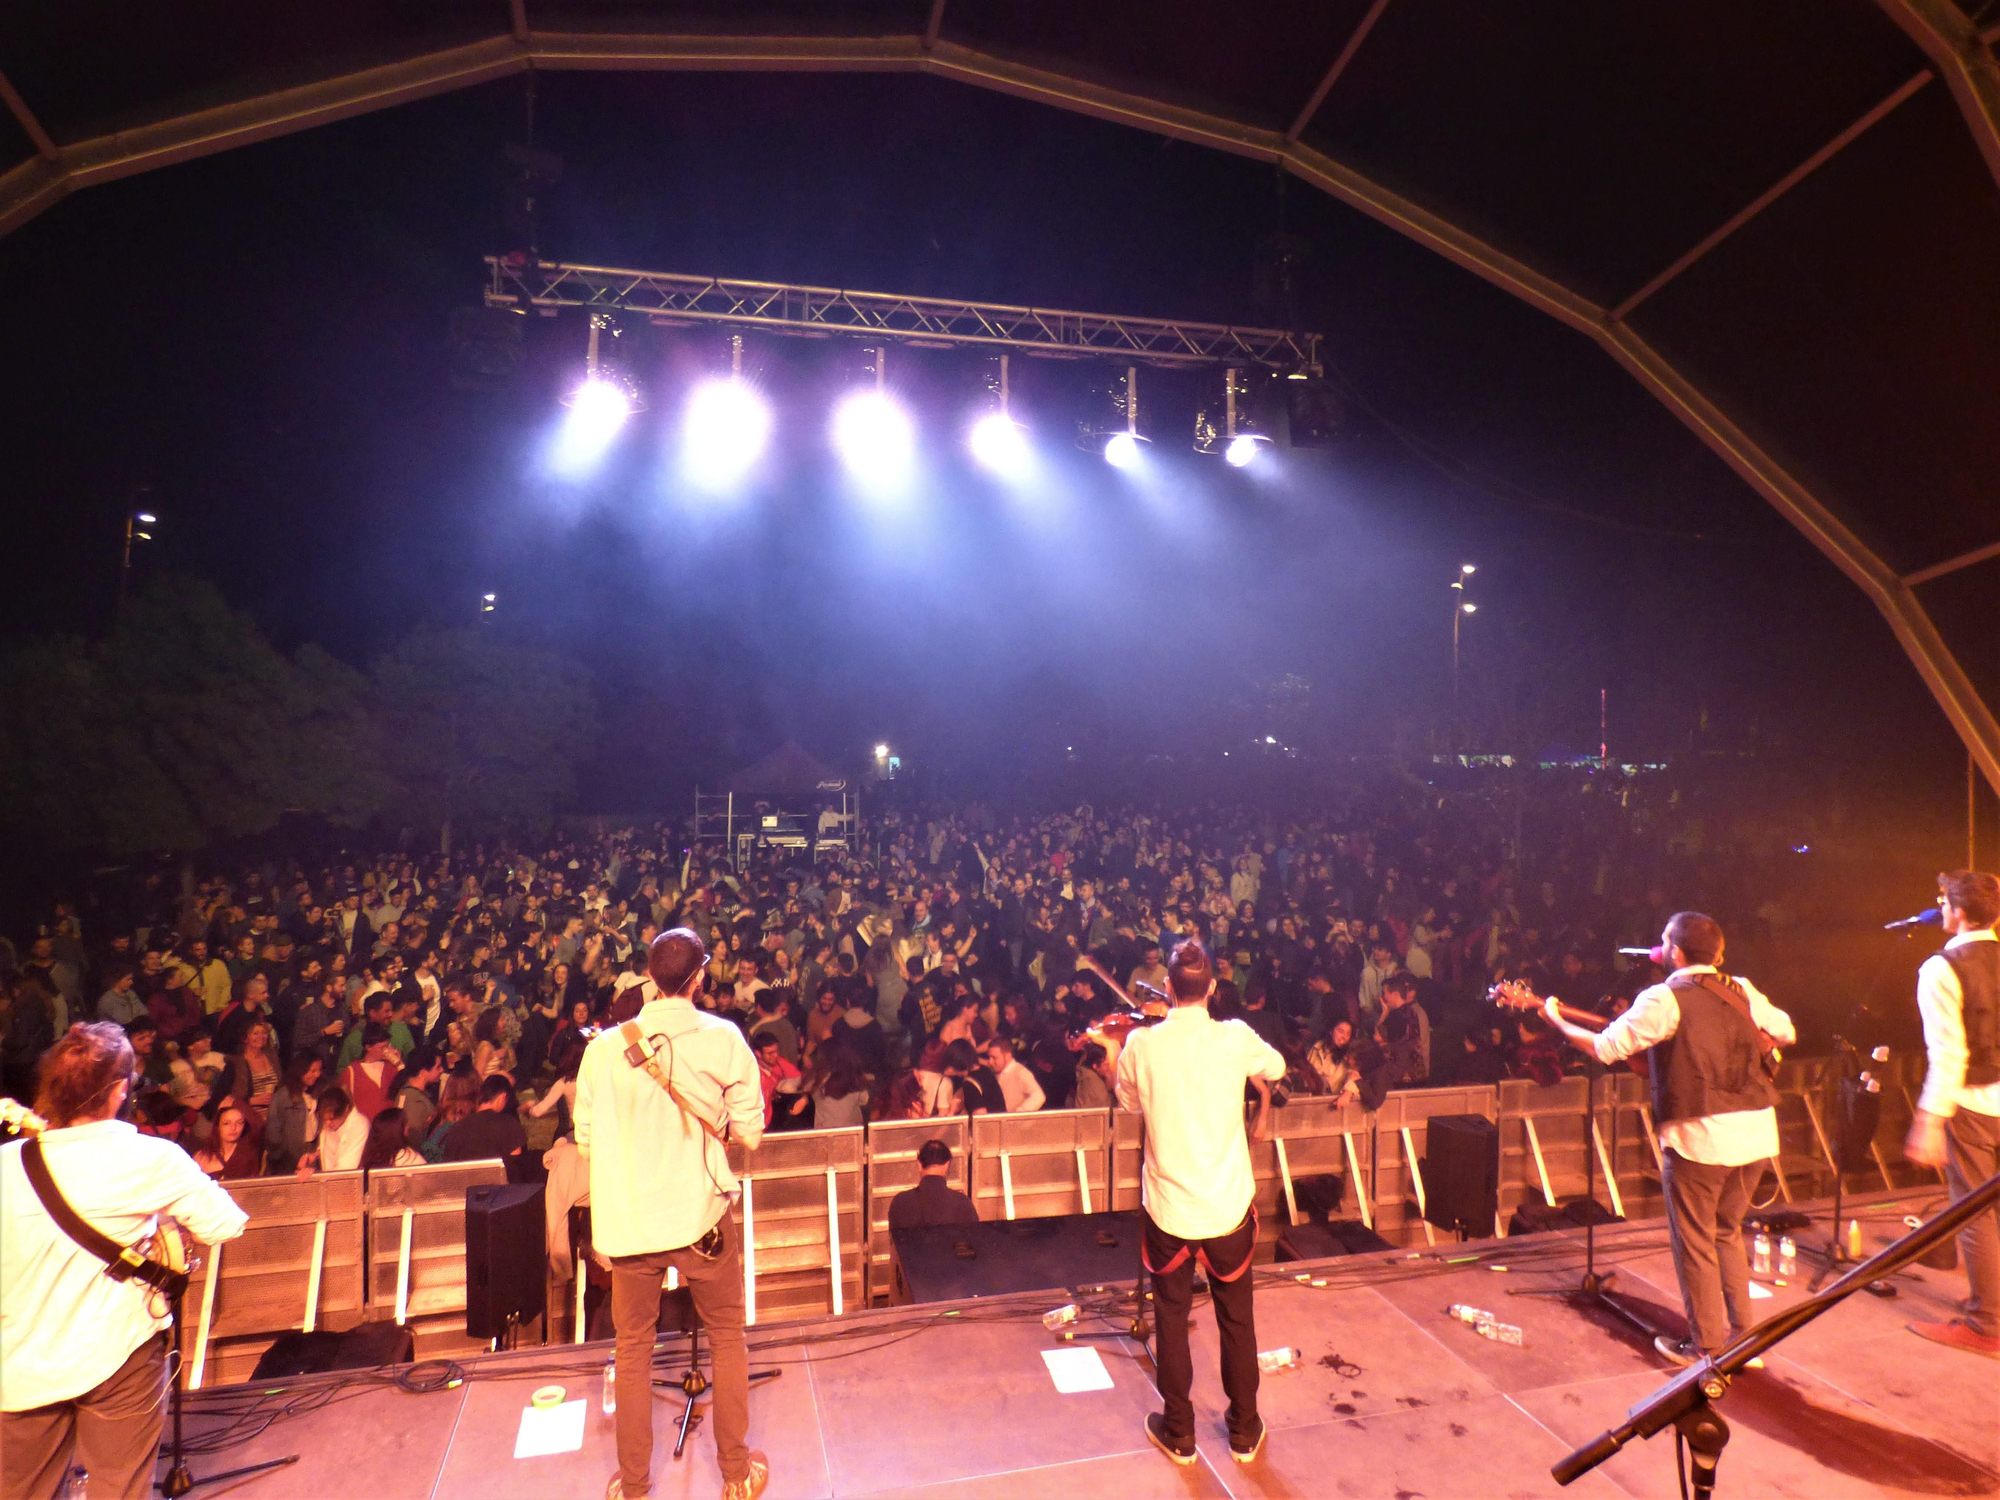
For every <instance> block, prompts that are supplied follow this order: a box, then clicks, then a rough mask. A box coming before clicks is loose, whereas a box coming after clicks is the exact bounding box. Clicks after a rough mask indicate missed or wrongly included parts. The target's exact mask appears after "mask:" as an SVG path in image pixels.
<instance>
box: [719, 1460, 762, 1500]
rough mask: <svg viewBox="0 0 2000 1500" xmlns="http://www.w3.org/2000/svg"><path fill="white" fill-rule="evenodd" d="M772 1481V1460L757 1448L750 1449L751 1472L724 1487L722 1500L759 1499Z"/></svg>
mask: <svg viewBox="0 0 2000 1500" xmlns="http://www.w3.org/2000/svg"><path fill="white" fill-rule="evenodd" d="M770 1482H771V1461H770V1460H769V1459H767V1458H766V1457H764V1455H763V1454H761V1453H759V1452H758V1451H757V1450H756V1449H755V1448H752V1449H751V1450H750V1472H749V1473H748V1474H745V1475H744V1476H743V1477H742V1478H741V1479H732V1480H730V1481H729V1483H727V1484H725V1485H724V1486H723V1487H722V1500H757V1497H758V1496H759V1495H761V1494H763V1493H764V1486H765V1485H767V1484H769V1483H770Z"/></svg>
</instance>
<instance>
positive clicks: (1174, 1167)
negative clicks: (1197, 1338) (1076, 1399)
mask: <svg viewBox="0 0 2000 1500" xmlns="http://www.w3.org/2000/svg"><path fill="white" fill-rule="evenodd" d="M1167 984H1168V988H1169V989H1170V990H1171V991H1172V993H1173V1007H1172V1009H1171V1010H1169V1011H1168V1012H1167V1017H1166V1019H1165V1020H1164V1021H1162V1022H1160V1024H1159V1025H1157V1026H1146V1027H1140V1028H1137V1029H1135V1030H1134V1031H1133V1032H1132V1033H1131V1035H1130V1036H1129V1037H1127V1038H1126V1041H1125V1048H1124V1050H1123V1051H1122V1052H1121V1053H1120V1054H1119V1057H1118V1103H1119V1104H1120V1105H1121V1106H1122V1107H1123V1108H1125V1109H1136V1110H1138V1111H1139V1112H1140V1113H1141V1114H1143V1115H1144V1116H1145V1117H1146V1162H1145V1168H1144V1171H1143V1172H1142V1174H1141V1201H1142V1203H1143V1204H1144V1207H1145V1218H1146V1223H1145V1238H1144V1245H1143V1252H1142V1253H1143V1258H1144V1261H1145V1265H1146V1269H1147V1270H1148V1271H1150V1272H1151V1273H1152V1277H1153V1311H1154V1316H1155V1318H1156V1320H1157V1323H1158V1328H1159V1332H1158V1336H1157V1342H1156V1343H1155V1346H1154V1348H1155V1351H1156V1357H1155V1359H1154V1364H1155V1367H1156V1368H1157V1370H1158V1374H1159V1384H1160V1398H1161V1400H1162V1402H1163V1403H1164V1406H1165V1410H1164V1411H1163V1412H1149V1413H1148V1414H1147V1416H1146V1436H1147V1438H1148V1439H1149V1440H1150V1441H1151V1442H1152V1444H1153V1446H1154V1447H1156V1448H1158V1449H1159V1450H1160V1451H1161V1452H1162V1453H1164V1454H1166V1455H1167V1457H1168V1458H1171V1459H1172V1460H1173V1461H1174V1462H1175V1463H1177V1464H1191V1463H1193V1462H1194V1461H1195V1459H1196V1457H1197V1453H1196V1448H1195V1431H1194V1403H1193V1402H1192V1401H1190V1400H1189V1399H1188V1392H1189V1390H1190V1389H1191V1388H1192V1386H1193V1383H1194V1359H1193V1356H1192V1355H1191V1354H1190V1353H1189V1350H1188V1309H1189V1307H1190V1306H1191V1305H1192V1304H1193V1302H1194V1270H1195V1263H1196V1262H1197V1261H1199V1262H1200V1264H1201V1266H1202V1268H1203V1270H1205V1271H1206V1272H1207V1274H1208V1289H1209V1297H1210V1300H1211V1301H1212V1303H1213V1304H1214V1307H1215V1327H1216V1332H1217V1333H1218V1334H1219V1335H1220V1336H1221V1342H1222V1389H1223V1392H1224V1394H1225V1395H1227V1396H1228V1397H1229V1452H1230V1456H1231V1457H1233V1458H1234V1459H1236V1461H1237V1462H1238V1463H1246V1464H1247V1463H1250V1462H1251V1461H1252V1460H1254V1459H1255V1458H1256V1457H1257V1455H1258V1454H1259V1453H1260V1452H1261V1451H1262V1450H1263V1447H1264V1421H1263V1418H1261V1417H1259V1416H1258V1415H1257V1323H1256V1318H1255V1315H1254V1312H1253V1310H1252V1307H1251V1273H1250V1262H1251V1260H1252V1259H1253V1258H1254V1257H1255V1255H1256V1252H1257V1212H1256V1206H1255V1204H1254V1203H1253V1202H1252V1201H1251V1200H1252V1198H1253V1195H1254V1193H1255V1191H1256V1184H1255V1182H1254V1180H1253V1179H1252V1177H1251V1175H1250V1143H1249V1140H1248V1139H1247V1137H1246V1136H1245V1133H1244V1126H1243V1088H1244V1085H1245V1084H1246V1083H1248V1082H1250V1081H1251V1080H1253V1079H1254V1080H1257V1081H1259V1082H1266V1083H1276V1082H1278V1081H1279V1080H1280V1079H1282V1078H1283V1077H1284V1076H1285V1059H1284V1055H1283V1054H1282V1053H1280V1052H1279V1051H1278V1050H1277V1049H1276V1048H1275V1047H1272V1046H1271V1045H1270V1044H1269V1043H1268V1042H1266V1041H1264V1040H1263V1038H1261V1037H1259V1036H1258V1035H1257V1033H1256V1032H1254V1031H1252V1030H1251V1029H1250V1028H1249V1027H1248V1026H1246V1025H1244V1024H1243V1022H1241V1021H1218V1020H1216V1019H1214V1018H1213V1017H1212V1016H1210V1015H1209V1013H1208V1001H1209V997H1210V996H1211V995H1213V994H1214V993H1215V968H1214V966H1213V965H1212V964H1211V963H1210V962H1209V957H1208V950H1207V949H1205V948H1203V947H1202V945H1201V944H1200V943H1198V942H1195V941H1193V940H1189V941H1187V942H1184V943H1181V944H1180V945H1179V946H1178V947H1176V948H1175V949H1174V952H1173V958H1172V960H1171V961H1170V962H1169V963H1168V965H1167Z"/></svg>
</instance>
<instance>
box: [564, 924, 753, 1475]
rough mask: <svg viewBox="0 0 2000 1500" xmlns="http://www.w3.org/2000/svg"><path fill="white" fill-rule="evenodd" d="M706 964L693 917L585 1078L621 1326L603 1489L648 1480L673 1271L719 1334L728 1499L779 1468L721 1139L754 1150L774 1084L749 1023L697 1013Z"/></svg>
mask: <svg viewBox="0 0 2000 1500" xmlns="http://www.w3.org/2000/svg"><path fill="white" fill-rule="evenodd" d="M707 966H708V949H707V948H706V946H704V944H703V943H702V940H701V939H700V938H699V937H697V936H696V935H695V934H694V933H692V932H690V931H689V930H688V929H687V928H685V927H676V928H674V929H672V930H671V931H668V932H663V933H661V934H660V935H659V936H658V937H656V938H654V939H653V946H652V948H651V950H650V952H649V954H648V968H649V970H650V972H651V974H652V978H651V979H649V980H647V981H645V982H644V984H643V985H642V986H640V987H638V988H639V990H640V996H641V999H642V1003H641V1005H640V1007H639V1013H638V1015H637V1016H636V1017H634V1018H633V1019H632V1020H630V1021H627V1022H625V1023H624V1024H623V1025H622V1026H617V1027H613V1028H611V1029H608V1030H606V1031H604V1032H603V1033H601V1034H600V1035H599V1036H597V1037H596V1038H595V1039H593V1040H592V1042H591V1043H590V1045H589V1047H588V1048H586V1049H585V1051H584V1054H583V1066H582V1067H581V1069H580V1070H579V1071H578V1073H577V1078H576V1109H575V1120H576V1144H577V1148H578V1149H579V1150H580V1151H581V1152H582V1153H583V1154H584V1156H585V1157H587V1158H588V1160H589V1163H590V1220H591V1240H592V1243H593V1244H594V1246H595V1247H596V1248H597V1249H598V1250H601V1251H602V1252H603V1253H604V1254H605V1255H606V1256H608V1257H609V1258H610V1260H611V1320H612V1323H613V1325H614V1326H615V1327H616V1329H617V1334H618V1350H617V1359H618V1374H617V1394H618V1473H617V1474H616V1475H614V1476H613V1477H612V1480H611V1483H610V1485H609V1486H608V1487H607V1488H606V1490H605V1494H606V1496H607V1497H608V1500H619V1497H620V1496H625V1497H628V1500H629V1497H636V1496H639V1495H643V1494H645V1493H646V1491H647V1489H648V1488H649V1487H650V1485H651V1482H652V1480H651V1476H652V1464H653V1385H652V1380H653V1337H654V1333H655V1331H656V1329H657V1327H658V1324H659V1314H660V1289H661V1286H662V1284H663V1283H664V1282H665V1280H666V1275H667V1272H668V1270H669V1269H672V1270H674V1271H677V1272H678V1273H679V1275H680V1279H681V1282H682V1284H683V1285H685V1286H686V1287H687V1288H688V1291H689V1293H690V1295H691V1296H692V1297H693V1298H694V1309H695V1312H696V1314H697V1315H698V1316H699V1317H700V1319H701V1321H702V1324H703V1326H704V1327H706V1328H707V1330H708V1337H709V1348H710V1350H711V1355H712V1360H713V1363H714V1387H713V1408H712V1410H713V1420H714V1427H715V1456H716V1462H717V1464H718V1465H719V1466H720V1468H721V1470H722V1480H723V1489H722V1493H723V1496H724V1500H754V1497H755V1496H757V1495H758V1494H760V1493H762V1491H763V1489H764V1485H765V1483H766V1482H767V1481H768V1480H769V1478H770V1466H769V1465H768V1464H767V1463H766V1462H765V1459H764V1455H763V1454H761V1453H754V1452H752V1451H751V1449H750V1447H749V1442H748V1439H749V1432H750V1375H749V1361H748V1356H747V1354H746V1353H745V1350H744V1346H743V1306H744V1299H743V1257H742V1248H741V1246H740V1245H739V1244H738V1243H737V1240H738V1232H737V1230H736V1227H735V1226H734V1225H733V1224H732V1223H731V1222H730V1219H729V1208H730V1204H731V1203H732V1201H733V1200H734V1199H735V1197H736V1195H737V1193H738V1191H739V1189H738V1186H737V1182H736V1178H735V1177H734V1176H733V1175H732V1174H731V1173H730V1170H729V1152H728V1150H727V1148H726V1146H725V1145H724V1141H725V1140H726V1139H727V1140H736V1141H740V1142H742V1143H743V1145H744V1146H746V1147H748V1148H749V1149H751V1150H755V1149H756V1147H757V1144H758V1142H760V1141H761V1140H762V1139H763V1137H764V1091H763V1088H762V1086H761V1085H760V1084H759V1082H758V1079H757V1060H756V1059H755V1058H754V1057H752V1056H751V1055H750V1046H749V1043H747V1042H745V1041H744V1040H743V1033H742V1032H741V1031H739V1030H738V1029H737V1028H736V1026H735V1024H734V1023H733V1022H730V1021H726V1020H724V1019H722V1018H721V1017H720V1016H713V1015H710V1014H708V1013H707V1012H706V1011H701V1010H697V1009H695V1004H694V999H693V996H694V992H695V990H696V989H697V988H698V987H699V986H700V984H701V977H702V971H703V970H704V969H705V968H707Z"/></svg>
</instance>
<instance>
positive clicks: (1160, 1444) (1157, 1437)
mask: <svg viewBox="0 0 2000 1500" xmlns="http://www.w3.org/2000/svg"><path fill="white" fill-rule="evenodd" d="M1146 1441H1147V1442H1149V1443H1151V1444H1152V1445H1153V1446H1154V1447H1155V1448H1158V1449H1159V1450H1160V1451H1161V1452H1162V1453H1164V1454H1166V1455H1167V1457H1168V1458H1171V1459H1172V1460H1173V1461H1174V1462H1175V1463H1177V1464H1191V1463H1193V1462H1194V1461H1195V1458H1196V1457H1197V1455H1196V1453H1195V1451H1194V1439H1193V1438H1183V1439H1182V1440H1181V1441H1180V1442H1178V1443H1177V1442H1175V1441H1174V1440H1173V1439H1172V1438H1170V1437H1168V1436H1167V1419H1166V1418H1165V1417H1163V1416H1161V1415H1160V1413H1158V1412H1156V1411H1149V1412H1147V1413H1146ZM724 1500H733V1497H729V1496H725V1497H724Z"/></svg>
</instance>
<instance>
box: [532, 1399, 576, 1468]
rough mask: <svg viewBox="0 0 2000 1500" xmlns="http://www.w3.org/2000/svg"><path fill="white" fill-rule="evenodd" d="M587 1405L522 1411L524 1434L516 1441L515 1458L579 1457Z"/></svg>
mask: <svg viewBox="0 0 2000 1500" xmlns="http://www.w3.org/2000/svg"><path fill="white" fill-rule="evenodd" d="M589 1404H590V1403H589V1402H587V1401H565V1402H563V1404H562V1405H561V1406H550V1407H536V1406H524V1407H522V1408H521V1431H520V1433H519V1435H518V1436H516V1437H515V1439H514V1457H516V1458H545V1457H547V1456H548V1455H549V1454H551V1453H575V1452H577V1451H578V1450H579V1449H581V1448H582V1447H583V1412H584V1408H585V1407H586V1406H588V1405H589Z"/></svg>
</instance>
